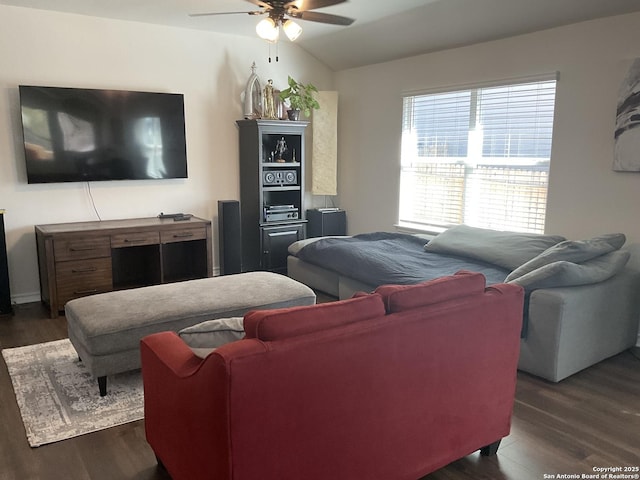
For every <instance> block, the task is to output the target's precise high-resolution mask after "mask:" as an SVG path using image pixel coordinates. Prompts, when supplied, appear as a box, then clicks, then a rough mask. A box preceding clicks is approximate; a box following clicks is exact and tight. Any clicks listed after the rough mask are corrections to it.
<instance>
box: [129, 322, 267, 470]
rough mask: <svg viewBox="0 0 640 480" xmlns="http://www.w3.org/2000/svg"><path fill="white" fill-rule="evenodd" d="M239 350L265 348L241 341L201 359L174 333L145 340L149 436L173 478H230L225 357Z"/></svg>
mask: <svg viewBox="0 0 640 480" xmlns="http://www.w3.org/2000/svg"><path fill="white" fill-rule="evenodd" d="M238 350H240V351H241V352H242V351H245V352H246V353H247V354H250V353H251V352H255V351H260V350H262V348H261V346H260V345H259V342H257V341H249V340H246V341H245V340H240V341H238V342H233V343H230V344H227V345H224V346H222V347H220V348H219V349H217V350H216V351H215V352H213V353H211V354H210V355H208V356H207V357H206V358H205V359H201V358H198V357H197V356H195V355H194V354H193V352H192V351H191V349H190V348H189V347H188V346H187V345H186V344H185V343H184V342H183V341H182V339H181V338H180V337H178V335H177V334H176V333H174V332H162V333H156V334H153V335H149V336H147V337H145V338H143V339H142V340H141V342H140V354H141V362H142V379H143V384H144V417H145V432H146V437H147V441H148V442H149V444H150V445H151V448H152V449H153V451H154V452H155V454H156V456H157V457H158V458H159V459H160V460H161V461H162V463H163V464H164V466H165V467H166V469H167V470H168V472H169V473H170V474H171V476H172V477H173V478H220V479H226V478H231V477H230V469H231V463H230V456H229V448H230V446H229V425H228V420H229V408H230V405H229V401H228V388H229V373H228V370H229V365H228V362H227V360H226V357H227V356H228V355H229V354H232V355H235V356H236V357H238V355H237V353H238ZM225 352H227V353H225ZM187 440H188V441H187ZM185 449H188V450H189V451H188V452H186V451H185ZM186 459H191V460H190V461H188V462H187V461H186ZM194 459H196V460H197V461H193V460H194Z"/></svg>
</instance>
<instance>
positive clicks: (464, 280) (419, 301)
mask: <svg viewBox="0 0 640 480" xmlns="http://www.w3.org/2000/svg"><path fill="white" fill-rule="evenodd" d="M485 286H486V281H485V277H484V275H483V274H481V273H475V272H468V271H464V270H463V271H460V272H457V273H456V274H455V275H451V276H447V277H440V278H436V279H434V280H429V281H426V282H422V283H418V284H415V285H382V286H380V287H378V288H376V290H375V293H378V294H380V296H382V299H383V301H384V304H385V307H386V310H387V313H395V312H401V311H403V310H410V309H412V308H419V307H423V306H426V305H432V304H434V303H439V302H444V301H446V300H451V299H454V298H460V297H466V296H469V295H478V294H483V293H484V289H485Z"/></svg>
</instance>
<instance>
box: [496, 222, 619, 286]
mask: <svg viewBox="0 0 640 480" xmlns="http://www.w3.org/2000/svg"><path fill="white" fill-rule="evenodd" d="M625 240H626V237H625V236H624V234H622V233H611V234H606V235H601V236H599V237H594V238H591V239H589V240H565V241H564V242H560V243H558V244H557V245H554V246H553V247H551V248H548V249H546V250H545V251H544V252H542V253H541V254H540V255H538V256H537V257H535V258H533V259H531V260H529V261H528V262H527V263H525V264H524V265H521V266H520V267H518V268H516V269H515V270H514V271H513V272H511V273H510V274H509V275H508V276H507V278H506V279H505V281H507V282H509V281H511V280H515V279H516V278H519V277H522V276H523V275H526V274H527V273H529V272H533V271H534V270H536V269H538V268H540V267H543V266H545V265H548V264H550V263H554V262H558V261H562V260H564V261H567V262H572V263H582V262H586V261H587V260H591V259H594V258H596V257H599V256H600V255H604V254H606V253H610V252H613V251H614V250H618V249H620V247H622V245H624V242H625Z"/></svg>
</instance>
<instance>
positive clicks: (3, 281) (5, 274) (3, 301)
mask: <svg viewBox="0 0 640 480" xmlns="http://www.w3.org/2000/svg"><path fill="white" fill-rule="evenodd" d="M6 313H13V307H12V305H11V290H10V289H9V264H8V262H7V242H6V240H5V238H4V212H3V210H0V315H4V314H6Z"/></svg>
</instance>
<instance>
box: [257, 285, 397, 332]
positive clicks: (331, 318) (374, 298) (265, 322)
mask: <svg viewBox="0 0 640 480" xmlns="http://www.w3.org/2000/svg"><path fill="white" fill-rule="evenodd" d="M384 314H385V310H384V304H383V303H382V297H380V295H376V294H371V295H366V296H361V297H357V298H350V299H347V300H341V301H338V302H329V303H321V304H318V305H310V306H305V307H292V308H281V309H275V310H253V311H251V312H248V313H247V314H246V315H245V316H244V330H245V332H246V336H247V338H257V339H260V340H265V341H272V340H282V339H285V338H289V337H297V336H299V335H305V334H308V333H313V332H317V331H320V330H326V329H329V328H333V327H337V326H339V325H346V324H349V323H355V322H359V321H362V320H367V319H369V318H374V317H379V316H382V315H384Z"/></svg>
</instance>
